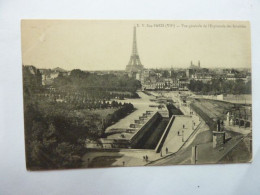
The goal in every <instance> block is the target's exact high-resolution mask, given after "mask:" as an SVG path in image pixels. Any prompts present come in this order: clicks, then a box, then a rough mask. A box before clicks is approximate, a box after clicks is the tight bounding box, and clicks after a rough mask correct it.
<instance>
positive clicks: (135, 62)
mask: <svg viewBox="0 0 260 195" xmlns="http://www.w3.org/2000/svg"><path fill="white" fill-rule="evenodd" d="M143 69H144V67H143V65H142V63H141V61H140V57H139V55H138V52H137V44H136V27H134V36H133V48H132V55H131V57H130V60H129V62H128V65H127V66H126V72H129V73H137V72H139V71H142V70H143Z"/></svg>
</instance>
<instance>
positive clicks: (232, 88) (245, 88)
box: [188, 78, 251, 94]
mask: <svg viewBox="0 0 260 195" xmlns="http://www.w3.org/2000/svg"><path fill="white" fill-rule="evenodd" d="M188 88H189V89H190V90H191V91H193V92H197V93H201V94H221V93H227V94H251V80H250V81H248V82H246V83H245V82H244V81H243V80H241V79H237V80H235V81H230V80H224V79H221V78H220V79H212V81H211V82H208V83H203V82H202V81H195V80H191V81H190V84H189V86H188Z"/></svg>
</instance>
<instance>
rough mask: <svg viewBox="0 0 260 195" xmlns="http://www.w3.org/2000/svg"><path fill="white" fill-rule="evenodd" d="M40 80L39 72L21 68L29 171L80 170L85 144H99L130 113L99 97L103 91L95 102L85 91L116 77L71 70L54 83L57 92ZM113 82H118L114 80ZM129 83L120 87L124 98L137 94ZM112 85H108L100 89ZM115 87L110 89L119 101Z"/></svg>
mask: <svg viewBox="0 0 260 195" xmlns="http://www.w3.org/2000/svg"><path fill="white" fill-rule="evenodd" d="M40 76H41V75H40V74H39V72H38V71H37V70H34V73H32V72H31V71H28V69H26V68H25V69H24V77H23V78H24V126H25V144H26V159H27V160H26V163H27V167H28V168H29V169H60V168H75V167H80V165H81V156H82V155H83V154H84V153H85V152H86V151H85V140H86V139H91V140H95V141H97V140H98V139H99V138H100V137H102V136H104V130H105V128H106V127H107V126H109V125H111V124H113V123H115V122H117V121H118V120H120V119H121V118H122V117H124V116H126V115H127V114H129V113H130V112H132V111H133V110H134V107H133V105H132V104H130V103H129V104H127V103H124V104H122V103H120V102H117V101H114V100H113V101H106V100H105V99H109V98H110V97H105V96H102V95H105V94H102V92H100V91H101V90H96V91H97V93H96V94H95V95H94V97H90V95H89V93H87V92H86V91H89V89H91V90H90V92H93V90H95V89H93V88H94V86H95V85H100V83H99V82H100V81H95V79H101V80H103V81H104V82H105V80H106V79H110V78H113V77H115V76H113V75H109V76H106V75H103V76H97V75H94V74H93V75H92V74H90V73H85V72H82V71H79V70H76V71H72V73H71V75H70V76H68V77H64V76H59V77H58V78H57V79H56V80H55V81H54V86H55V87H56V89H57V90H55V91H53V86H51V87H48V88H47V87H44V86H42V85H41V82H39V81H40ZM97 77H100V78H97ZM93 79H94V80H93ZM115 79H116V80H117V81H118V80H120V78H117V77H115ZM92 81H93V82H92ZM126 81H127V82H128V81H129V80H127V79H126ZM98 83H99V84H98ZM131 83H132V84H131ZM133 83H135V82H134V81H129V85H128V84H122V85H121V86H124V85H125V86H126V87H123V88H120V90H123V89H124V90H125V91H124V92H125V93H124V94H129V93H130V94H131V93H133V92H135V91H134V89H136V88H137V86H138V83H137V84H136V83H135V84H133ZM111 85H112V83H111V82H110V84H107V85H105V84H104V86H103V87H102V88H106V87H109V86H111ZM118 86H119V85H116V84H115V88H112V86H111V89H113V90H115V92H113V93H115V94H117V96H118V93H119V92H118V91H116V90H117V89H119V88H117V87H118ZM129 86H132V87H129ZM134 86H135V87H134ZM128 87H129V88H128ZM50 88H51V89H50ZM54 89H55V88H54ZM100 89H101V87H100ZM128 90H129V91H128ZM61 91H63V93H61ZM76 91H77V92H76ZM105 91H106V90H105ZM99 94H102V95H99ZM109 94H110V93H109ZM112 97H113V96H112ZM102 98H104V99H103V100H102ZM58 100H62V101H58ZM69 100H70V101H69ZM89 105H91V106H89Z"/></svg>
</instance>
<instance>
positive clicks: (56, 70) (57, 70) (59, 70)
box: [52, 67, 68, 72]
mask: <svg viewBox="0 0 260 195" xmlns="http://www.w3.org/2000/svg"><path fill="white" fill-rule="evenodd" d="M52 71H55V72H68V71H67V70H64V69H62V68H60V67H57V68H53V69H52Z"/></svg>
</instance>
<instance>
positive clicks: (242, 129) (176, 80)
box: [21, 20, 252, 171]
mask: <svg viewBox="0 0 260 195" xmlns="http://www.w3.org/2000/svg"><path fill="white" fill-rule="evenodd" d="M21 41H22V43H21V47H22V73H23V109H24V135H25V136H24V137H25V156H26V168H27V170H32V171H34V170H53V169H72V168H100V167H132V166H164V165H167V166H168V165H201V164H230V163H250V162H252V84H251V35H250V23H249V22H248V21H225V20H223V21H221V20H218V21H214V20H213V21H210V20H204V21H203V20H199V21H196V20H22V21H21Z"/></svg>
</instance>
